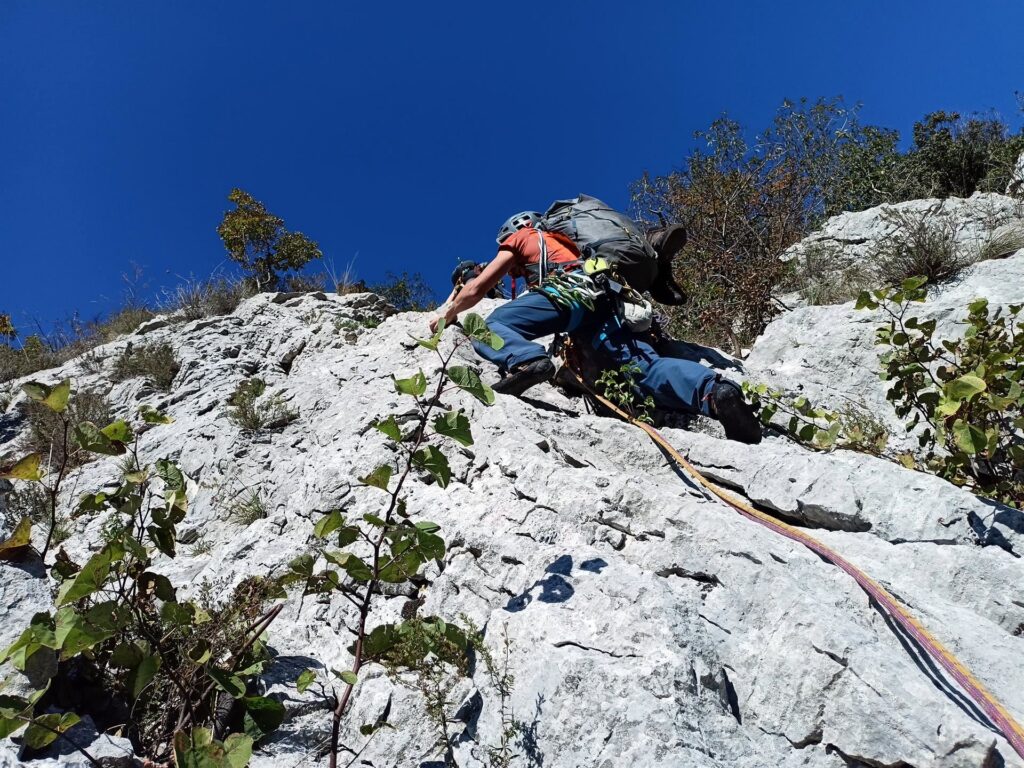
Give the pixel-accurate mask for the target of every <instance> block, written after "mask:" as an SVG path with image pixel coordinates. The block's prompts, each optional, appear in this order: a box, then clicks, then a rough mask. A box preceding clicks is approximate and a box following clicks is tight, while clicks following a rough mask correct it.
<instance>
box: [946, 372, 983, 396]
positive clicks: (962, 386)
mask: <svg viewBox="0 0 1024 768" xmlns="http://www.w3.org/2000/svg"><path fill="white" fill-rule="evenodd" d="M945 389H946V396H947V397H948V398H949V399H950V400H970V399H971V398H972V397H973V396H974V395H977V394H979V393H980V392H984V391H985V380H984V379H980V378H978V377H977V376H972V375H971V374H967V375H965V376H961V377H960V378H959V379H956V380H954V381H951V382H949V383H948V384H947V385H946V387H945Z"/></svg>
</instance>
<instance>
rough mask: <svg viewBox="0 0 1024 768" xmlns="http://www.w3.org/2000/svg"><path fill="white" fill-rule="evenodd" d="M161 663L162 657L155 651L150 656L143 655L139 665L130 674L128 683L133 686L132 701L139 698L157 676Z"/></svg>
mask: <svg viewBox="0 0 1024 768" xmlns="http://www.w3.org/2000/svg"><path fill="white" fill-rule="evenodd" d="M160 664H161V661H160V657H159V656H157V655H156V654H155V653H154V654H152V655H150V656H143V657H142V661H140V662H139V665H138V666H137V667H135V669H133V670H132V671H131V674H130V675H128V684H129V685H130V686H131V691H132V701H135V699H137V698H139V696H141V695H142V692H143V691H144V690H146V686H148V685H149V684H150V682H152V680H153V678H154V677H156V673H157V671H159V669H160Z"/></svg>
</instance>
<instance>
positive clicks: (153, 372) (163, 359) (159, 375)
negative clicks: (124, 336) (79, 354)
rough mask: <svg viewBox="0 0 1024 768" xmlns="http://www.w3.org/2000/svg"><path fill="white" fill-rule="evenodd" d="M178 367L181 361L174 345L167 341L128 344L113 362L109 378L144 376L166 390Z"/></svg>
mask: <svg viewBox="0 0 1024 768" xmlns="http://www.w3.org/2000/svg"><path fill="white" fill-rule="evenodd" d="M180 369H181V363H179V362H178V358H177V357H175V355H174V347H172V346H171V345H170V343H169V342H166V341H162V342H154V343H149V344H140V345H135V344H128V346H126V347H125V348H124V351H123V352H122V353H121V355H120V357H118V358H117V360H116V361H115V362H114V370H113V372H112V374H111V379H112V380H113V381H125V380H127V379H134V378H136V377H139V376H144V377H145V378H147V379H149V380H150V381H151V382H152V383H153V385H154V386H155V387H156V388H157V389H162V390H167V389H170V388H171V384H172V383H173V382H174V377H175V376H177V375H178V371H179V370H180Z"/></svg>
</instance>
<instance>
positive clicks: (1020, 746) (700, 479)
mask: <svg viewBox="0 0 1024 768" xmlns="http://www.w3.org/2000/svg"><path fill="white" fill-rule="evenodd" d="M569 359H570V355H566V366H565V369H566V371H567V372H568V373H570V374H571V375H572V376H573V378H575V380H576V382H577V383H578V384H579V385H580V386H581V387H582V388H583V389H584V391H586V392H587V393H589V395H590V396H591V397H592V398H594V399H595V400H596V401H597V402H599V403H601V405H603V406H604V407H605V408H607V409H608V410H610V411H611V412H612V413H614V414H615V415H616V416H618V417H619V418H621V419H622V420H623V421H625V422H627V423H629V424H632V425H634V426H637V427H640V429H642V430H643V431H644V432H646V433H647V434H648V436H649V437H650V438H651V439H652V440H653V441H654V442H655V443H656V444H657V445H658V446H659V447H661V448H662V449H663V450H664V451H665V453H667V454H668V455H669V456H670V457H671V458H672V460H673V461H674V462H676V464H678V465H679V467H680V468H681V469H683V470H685V471H686V472H687V473H688V474H689V475H690V476H691V477H692V478H693V479H694V480H695V481H696V482H697V483H699V484H700V485H701V486H702V487H704V488H705V489H707V490H708V491H709V492H711V493H712V494H714V495H715V496H716V497H718V498H719V499H721V500H722V501H724V502H725V503H726V504H728V505H729V506H730V507H732V508H733V509H735V510H736V511H737V512H739V513H740V514H741V515H743V516H744V517H746V518H747V519H749V520H753V521H754V522H755V523H759V524H761V525H763V526H764V527H765V528H768V529H770V530H772V531H775V532H776V533H779V534H781V535H783V536H785V537H786V538H787V539H792V540H793V541H796V542H799V543H800V544H803V545H804V546H805V547H807V548H808V549H810V550H811V551H812V552H815V553H817V554H818V555H820V556H821V557H823V558H824V559H825V560H827V561H828V562H830V563H832V564H833V565H835V566H837V567H838V568H841V569H842V570H844V571H846V573H848V574H849V575H850V576H852V577H853V579H854V581H856V582H857V583H858V584H859V585H860V586H861V588H862V589H863V590H864V591H865V592H867V593H868V595H869V596H870V597H871V598H872V599H873V600H874V601H875V602H876V603H877V604H878V605H879V606H881V607H882V609H883V610H885V612H886V613H887V614H888V615H889V616H890V617H891V618H892V619H893V620H894V621H895V622H896V623H897V624H899V625H900V626H901V627H902V628H903V629H904V630H905V631H906V632H907V633H908V634H909V635H910V636H911V637H913V638H914V639H915V640H916V641H917V643H918V644H919V645H920V646H921V647H922V648H924V650H925V651H927V652H928V653H929V654H930V655H931V656H932V658H934V659H935V660H936V661H937V662H939V664H941V665H942V666H943V668H945V670H946V671H947V672H949V674H950V675H951V676H952V677H953V679H954V680H956V681H957V683H959V684H960V686H961V688H963V690H965V691H967V693H969V694H970V696H971V698H973V699H974V701H975V702H977V704H978V705H979V706H980V707H981V708H982V709H983V710H984V712H985V714H986V715H988V717H989V719H990V720H991V721H992V723H993V724H994V725H995V726H996V727H997V728H998V729H999V731H1000V732H1001V733H1002V734H1003V736H1004V737H1005V738H1006V740H1007V741H1008V742H1010V745H1011V746H1012V747H1013V749H1014V750H1015V751H1016V752H1017V754H1018V755H1020V756H1021V757H1022V758H1024V729H1022V728H1021V726H1020V725H1019V724H1018V723H1017V721H1016V720H1014V719H1013V716H1012V715H1011V714H1010V713H1009V712H1008V711H1007V710H1006V707H1004V706H1003V705H1002V704H1000V703H999V701H998V700H996V698H995V697H994V696H993V695H992V694H991V693H989V692H988V690H987V689H986V688H985V686H984V685H982V684H981V682H980V681H979V680H978V679H977V678H976V677H975V676H974V675H973V674H971V672H970V670H968V669H967V667H965V666H964V665H963V664H962V663H961V662H960V660H959V659H957V658H956V656H954V655H953V654H952V652H950V651H949V649H947V648H946V647H945V646H944V645H943V644H942V643H941V642H940V641H939V640H938V639H937V638H936V637H935V636H934V635H932V634H931V632H929V631H928V630H927V629H925V628H924V626H922V624H921V622H919V621H918V620H917V619H915V618H914V617H913V616H912V615H911V614H910V612H909V611H908V610H907V609H906V608H904V607H903V606H902V605H901V604H900V603H898V602H897V601H896V598H894V597H893V596H892V595H891V594H890V593H889V591H888V590H886V589H885V587H883V586H882V585H880V584H879V583H878V582H876V581H875V580H874V579H872V578H871V577H870V576H868V575H867V574H866V573H864V571H862V570H860V569H859V568H858V567H857V566H855V565H854V564H853V563H851V562H850V561H849V560H847V559H846V558H844V557H843V556H842V555H840V554H839V553H838V552H836V551H835V550H834V549H832V548H830V547H828V546H826V545H825V544H823V543H822V542H820V541H818V540H817V539H816V538H814V537H813V536H809V535H808V534H806V533H804V532H803V531H801V530H800V529H799V528H794V527H793V526H791V525H787V524H786V523H783V522H781V521H779V520H776V519H775V518H774V517H772V516H771V515H768V514H765V513H764V512H761V511H759V510H757V509H754V507H752V506H750V505H749V504H747V503H746V502H744V501H741V500H740V499H737V498H736V497H734V496H733V495H732V494H730V493H727V492H726V491H723V490H722V489H721V488H719V487H718V486H717V485H715V484H714V483H712V482H711V481H709V480H708V479H707V478H706V477H704V475H702V474H701V473H700V472H699V471H697V468H696V467H694V466H693V464H691V463H690V462H689V461H687V460H686V458H684V457H683V455H682V454H681V453H679V451H677V450H676V449H675V448H673V447H672V445H671V443H669V442H668V440H666V439H665V438H664V436H662V434H661V433H660V432H658V430H656V429H655V428H654V427H652V426H651V425H650V424H645V423H643V422H641V421H637V420H636V419H634V418H633V417H632V416H630V415H629V414H628V413H626V412H625V411H623V410H622V409H621V408H619V407H618V406H617V405H615V404H614V403H613V402H611V401H610V400H608V399H607V398H605V397H602V396H601V395H599V394H597V392H595V391H594V390H593V389H592V388H591V387H590V386H588V385H587V383H586V382H585V381H584V380H583V377H582V376H580V375H579V374H578V373H577V372H576V370H575V369H574V368H573V367H572V365H571V364H570V363H569Z"/></svg>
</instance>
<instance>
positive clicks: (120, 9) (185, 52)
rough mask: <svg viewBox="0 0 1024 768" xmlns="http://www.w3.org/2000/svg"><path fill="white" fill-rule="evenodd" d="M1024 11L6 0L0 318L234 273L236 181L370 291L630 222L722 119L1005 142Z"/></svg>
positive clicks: (863, 5) (1023, 69)
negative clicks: (651, 182)
mask: <svg viewBox="0 0 1024 768" xmlns="http://www.w3.org/2000/svg"><path fill="white" fill-rule="evenodd" d="M1022 29H1024V4H1022V3H1020V2H1019V0H985V1H984V2H978V3H969V4H964V3H963V2H956V3H954V2H952V1H951V0H930V1H929V2H919V1H917V0H906V1H901V2H892V0H889V2H879V1H877V0H863V1H862V2H857V3H849V2H847V3H836V2H823V1H822V0H818V1H817V2H810V1H803V0H801V1H800V2H786V1H785V0H779V1H778V2H774V3H761V2H735V1H734V2H701V3H697V2H684V1H683V0H675V1H674V2H673V1H670V0H664V2H642V1H640V0H633V1H632V2H629V3H626V2H618V3H614V2H607V1H606V0H548V2H543V3H542V2H517V3H504V2H493V3H486V2H480V1H479V0H476V2H462V1H461V0H460V1H458V2H444V3H442V2H439V3H433V4H426V3H411V2H410V3H404V2H398V3H351V2H341V1H340V0H332V1H328V0H323V1H318V2H313V1H312V0H309V1H306V2H301V1H294V2H288V3H284V2H279V1H276V0H262V1H261V0H247V1H246V2H240V1H239V2H235V1H234V0H231V1H229V0H217V2H208V1H207V0H187V1H182V2H173V3H170V2H162V3H157V2H138V0H132V2H127V1H124V2H120V1H115V0H105V1H104V2H81V0H66V1H64V2H57V1H53V2H48V1H47V0H3V2H0V311H2V312H10V313H11V314H12V315H13V318H14V320H15V323H16V324H17V325H19V326H21V327H22V328H23V329H25V330H27V328H28V326H29V325H30V324H31V322H32V320H34V319H38V320H39V321H40V322H42V323H43V324H48V323H50V322H53V321H55V320H60V319H62V318H66V317H68V316H70V315H71V313H72V312H73V311H75V310H77V311H79V312H80V313H81V314H82V315H83V316H85V317H92V316H96V315H99V314H102V313H104V312H107V311H109V310H110V309H112V308H113V307H115V306H116V305H117V304H118V303H119V301H120V299H121V296H122V292H123V290H124V287H125V284H124V282H123V280H122V275H123V274H125V273H128V272H130V271H131V270H132V264H137V265H138V266H139V267H140V268H141V269H142V281H141V283H140V284H139V286H138V288H137V290H138V291H139V293H140V294H141V295H142V297H143V298H151V297H152V296H154V295H155V294H157V293H158V292H159V291H160V289H161V288H162V287H169V286H171V285H173V284H174V283H175V282H176V280H177V278H178V276H186V275H196V276H199V277H205V276H208V275H209V274H211V273H212V272H213V271H215V270H217V269H224V268H225V267H226V266H227V264H226V262H225V259H224V252H223V247H222V246H221V243H220V241H219V239H218V238H217V234H216V231H215V230H216V226H217V223H218V222H219V220H220V217H221V215H222V214H223V212H224V211H225V210H226V209H227V208H228V207H229V204H228V203H227V201H226V199H225V198H226V196H227V194H228V192H229V191H230V190H231V188H232V187H234V186H239V187H242V188H243V189H246V190H247V191H249V192H250V193H252V194H253V195H254V196H255V197H256V198H258V199H260V200H262V201H263V202H264V203H266V205H267V206H268V207H269V208H270V209H271V210H272V211H274V212H275V213H277V214H278V215H280V216H282V217H284V219H285V221H286V222H287V224H288V226H289V227H290V228H292V229H297V230H300V231H303V232H305V233H307V234H308V235H310V236H311V237H313V238H315V239H316V240H318V241H319V243H320V245H321V247H322V249H323V251H324V253H325V254H326V255H327V256H328V257H330V258H331V259H333V261H334V263H335V264H336V265H337V266H339V267H342V266H344V265H345V264H347V263H348V262H350V261H352V260H354V266H355V269H356V271H357V272H358V273H359V274H360V276H362V277H364V278H366V279H368V280H371V281H373V280H376V279H379V278H381V277H383V275H384V273H385V271H386V270H391V271H396V272H400V271H402V270H410V271H420V272H423V273H424V274H425V275H426V276H427V277H428V278H429V279H430V281H431V282H432V284H434V285H435V286H436V287H437V289H438V291H441V290H443V289H446V288H447V279H448V274H449V273H450V271H451V268H452V267H453V266H454V264H455V263H456V262H457V261H459V260H460V259H464V258H477V259H480V260H484V259H487V258H489V257H490V256H492V255H493V252H494V248H495V247H494V239H493V238H494V233H495V231H496V229H497V228H498V226H499V225H500V223H501V222H502V220H503V219H504V218H505V217H506V216H508V215H509V214H511V213H513V212H515V211H518V210H521V209H524V208H543V207H544V206H546V205H547V204H548V203H549V202H550V201H551V200H553V199H556V198H559V197H565V196H571V195H574V194H576V193H578V192H587V193H588V194H592V195H596V196H598V197H602V198H604V199H606V200H607V201H608V202H610V203H612V204H615V205H618V206H621V207H625V206H626V205H627V203H628V186H629V183H630V181H632V180H633V179H635V178H636V177H637V176H639V175H640V173H641V172H642V171H644V170H650V171H652V172H655V173H664V172H667V171H670V170H671V169H672V168H674V167H676V166H678V165H679V163H680V161H681V159H682V158H683V156H684V155H685V154H686V152H687V151H688V149H689V148H690V146H691V141H692V139H691V136H692V133H693V131H694V130H697V129H699V128H703V127H705V126H706V125H707V124H708V123H709V122H710V121H711V120H713V119H714V118H715V117H717V116H718V115H720V114H721V113H722V112H728V113H729V114H730V115H732V116H733V117H735V118H737V119H739V120H740V121H741V122H743V123H744V124H746V125H748V126H750V127H754V128H757V127H760V126H763V125H764V124H766V123H767V122H768V121H769V120H770V118H771V116H772V113H773V112H774V110H775V108H776V107H777V106H778V104H779V102H780V101H781V100H782V99H783V98H784V97H789V98H799V97H800V96H809V97H816V96H819V95H823V96H830V95H836V94H842V95H844V96H845V97H846V99H847V101H848V102H856V101H861V102H863V103H864V110H863V113H862V114H863V116H864V118H865V119H866V120H867V121H869V122H875V123H880V124H884V125H887V126H891V127H894V128H898V129H900V130H901V132H903V133H904V134H906V133H908V132H909V129H910V127H911V125H912V124H913V122H914V120H915V119H917V118H919V117H920V116H922V115H923V114H924V113H926V112H928V111H931V110H934V109H955V110H961V111H975V110H988V109H993V108H994V109H996V110H997V111H999V112H1000V113H1002V114H1003V115H1004V116H1005V117H1006V118H1007V119H1009V120H1011V122H1012V123H1014V124H1019V122H1020V120H1019V115H1018V114H1017V113H1016V103H1015V99H1014V92H1015V91H1016V90H1024V49H1022V46H1021V38H1020V35H1021V30H1022Z"/></svg>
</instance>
